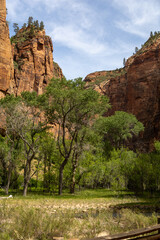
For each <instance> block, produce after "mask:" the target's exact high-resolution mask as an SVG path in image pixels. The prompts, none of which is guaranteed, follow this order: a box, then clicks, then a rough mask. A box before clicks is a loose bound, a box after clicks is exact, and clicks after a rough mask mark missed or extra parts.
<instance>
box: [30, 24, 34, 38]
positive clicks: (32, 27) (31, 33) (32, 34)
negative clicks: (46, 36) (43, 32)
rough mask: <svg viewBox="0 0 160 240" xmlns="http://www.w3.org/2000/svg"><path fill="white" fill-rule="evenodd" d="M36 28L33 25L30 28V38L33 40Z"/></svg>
mask: <svg viewBox="0 0 160 240" xmlns="http://www.w3.org/2000/svg"><path fill="white" fill-rule="evenodd" d="M34 34H35V33H34V26H33V25H31V27H30V32H29V36H30V37H31V38H33V37H34Z"/></svg>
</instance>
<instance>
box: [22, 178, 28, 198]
mask: <svg viewBox="0 0 160 240" xmlns="http://www.w3.org/2000/svg"><path fill="white" fill-rule="evenodd" d="M27 190H28V182H26V183H25V184H24V188H23V196H24V197H26V196H27Z"/></svg>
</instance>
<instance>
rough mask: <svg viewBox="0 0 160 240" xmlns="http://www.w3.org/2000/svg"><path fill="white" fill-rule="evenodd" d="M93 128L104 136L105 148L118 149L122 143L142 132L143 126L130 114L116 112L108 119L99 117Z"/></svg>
mask: <svg viewBox="0 0 160 240" xmlns="http://www.w3.org/2000/svg"><path fill="white" fill-rule="evenodd" d="M95 128H96V129H97V131H99V133H100V134H101V135H103V136H104V140H105V142H106V146H109V147H110V148H111V146H114V147H115V148H120V147H121V146H123V145H124V143H125V142H126V141H127V140H128V139H130V138H132V137H133V136H137V135H138V134H139V132H141V131H143V130H144V127H143V124H142V123H141V122H139V121H138V120H137V119H136V117H135V116H134V115H132V114H129V113H126V112H122V111H117V112H115V114H114V115H112V116H110V117H101V118H99V119H98V120H97V122H96V124H95Z"/></svg>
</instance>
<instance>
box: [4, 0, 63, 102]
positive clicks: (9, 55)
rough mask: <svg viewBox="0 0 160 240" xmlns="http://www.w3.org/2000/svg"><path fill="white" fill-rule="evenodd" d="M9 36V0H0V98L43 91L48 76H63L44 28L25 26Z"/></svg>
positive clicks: (49, 77)
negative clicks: (7, 9) (12, 35)
mask: <svg viewBox="0 0 160 240" xmlns="http://www.w3.org/2000/svg"><path fill="white" fill-rule="evenodd" d="M11 41H12V47H11V43H10V38H9V29H8V25H7V22H6V0H0V98H1V97H3V96H5V95H6V94H7V93H8V94H11V93H13V94H15V95H19V94H20V93H21V92H22V91H36V92H38V94H41V93H42V92H43V89H44V87H45V86H46V85H47V83H48V81H49V79H51V78H52V77H60V78H61V77H62V76H63V73H62V70H61V68H60V67H59V66H58V64H56V63H55V62H53V45H52V40H51V38H50V37H48V36H46V35H45V31H44V30H42V31H40V30H37V29H35V27H33V28H32V27H27V28H22V29H21V30H20V31H18V33H17V34H16V36H14V37H12V38H11Z"/></svg>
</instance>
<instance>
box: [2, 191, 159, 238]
mask: <svg viewBox="0 0 160 240" xmlns="http://www.w3.org/2000/svg"><path fill="white" fill-rule="evenodd" d="M155 204H158V199H157V198H153V199H148V198H146V197H145V198H138V197H135V196H134V194H133V193H130V192H125V191H109V190H104V189H103V190H84V191H82V192H77V193H76V194H75V195H70V194H67V193H66V194H64V195H63V196H53V195H50V196H44V195H41V194H38V193H37V194H33V193H32V194H29V195H28V196H27V197H26V198H23V197H22V196H21V195H19V194H14V195H13V198H12V199H0V239H1V240H51V239H52V240H53V239H54V238H56V237H57V238H58V237H63V238H64V239H86V238H88V239H92V238H93V237H96V236H102V235H107V234H114V233H117V232H124V231H128V230H132V229H136V228H142V227H146V226H150V225H154V224H156V223H157V215H156V213H154V212H153V213H152V214H150V215H149V216H146V215H144V213H142V212H140V210H138V209H137V208H134V206H144V205H147V206H148V205H150V206H153V205H155ZM127 205H128V206H132V208H130V209H128V208H125V209H124V208H123V207H120V208H119V206H127Z"/></svg>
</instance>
